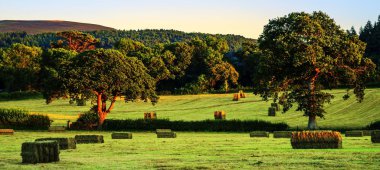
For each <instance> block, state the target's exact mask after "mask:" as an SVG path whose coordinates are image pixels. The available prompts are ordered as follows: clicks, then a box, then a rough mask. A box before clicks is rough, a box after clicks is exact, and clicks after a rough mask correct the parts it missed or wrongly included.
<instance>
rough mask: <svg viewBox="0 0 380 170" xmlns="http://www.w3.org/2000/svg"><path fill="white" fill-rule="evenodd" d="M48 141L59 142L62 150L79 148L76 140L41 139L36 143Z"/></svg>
mask: <svg viewBox="0 0 380 170" xmlns="http://www.w3.org/2000/svg"><path fill="white" fill-rule="evenodd" d="M47 140H54V141H57V142H58V144H59V149H60V150H65V149H76V148H77V143H76V141H75V139H74V138H39V139H36V141H47Z"/></svg>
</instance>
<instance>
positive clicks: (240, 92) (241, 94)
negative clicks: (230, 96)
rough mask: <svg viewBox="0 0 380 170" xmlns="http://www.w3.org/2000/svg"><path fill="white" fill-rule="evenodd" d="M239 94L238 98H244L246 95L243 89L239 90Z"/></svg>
mask: <svg viewBox="0 0 380 170" xmlns="http://www.w3.org/2000/svg"><path fill="white" fill-rule="evenodd" d="M239 96H240V98H245V97H246V95H245V93H244V92H243V90H239Z"/></svg>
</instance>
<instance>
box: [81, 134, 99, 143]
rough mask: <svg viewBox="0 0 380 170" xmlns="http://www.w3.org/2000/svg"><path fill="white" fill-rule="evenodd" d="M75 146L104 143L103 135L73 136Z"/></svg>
mask: <svg viewBox="0 0 380 170" xmlns="http://www.w3.org/2000/svg"><path fill="white" fill-rule="evenodd" d="M75 141H76V142H77V144H82V143H84V144H86V143H104V139H103V135H75Z"/></svg>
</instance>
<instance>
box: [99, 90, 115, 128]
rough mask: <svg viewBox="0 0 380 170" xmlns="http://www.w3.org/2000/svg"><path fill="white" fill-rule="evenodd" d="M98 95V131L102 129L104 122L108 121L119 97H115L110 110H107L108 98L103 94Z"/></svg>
mask: <svg viewBox="0 0 380 170" xmlns="http://www.w3.org/2000/svg"><path fill="white" fill-rule="evenodd" d="M95 94H96V95H97V97H98V99H97V105H98V109H97V111H98V116H99V122H98V129H101V127H102V125H103V123H104V120H106V117H107V114H108V113H109V112H111V110H112V109H113V107H114V106H115V102H116V98H117V95H115V96H114V97H113V99H112V101H111V104H110V106H109V108H108V109H107V97H106V96H104V95H103V94H102V93H98V92H95Z"/></svg>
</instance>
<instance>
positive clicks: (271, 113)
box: [268, 107, 276, 116]
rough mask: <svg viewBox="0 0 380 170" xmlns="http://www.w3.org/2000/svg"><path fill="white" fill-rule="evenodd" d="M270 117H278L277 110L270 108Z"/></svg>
mask: <svg viewBox="0 0 380 170" xmlns="http://www.w3.org/2000/svg"><path fill="white" fill-rule="evenodd" d="M268 116H276V108H274V107H269V108H268Z"/></svg>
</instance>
